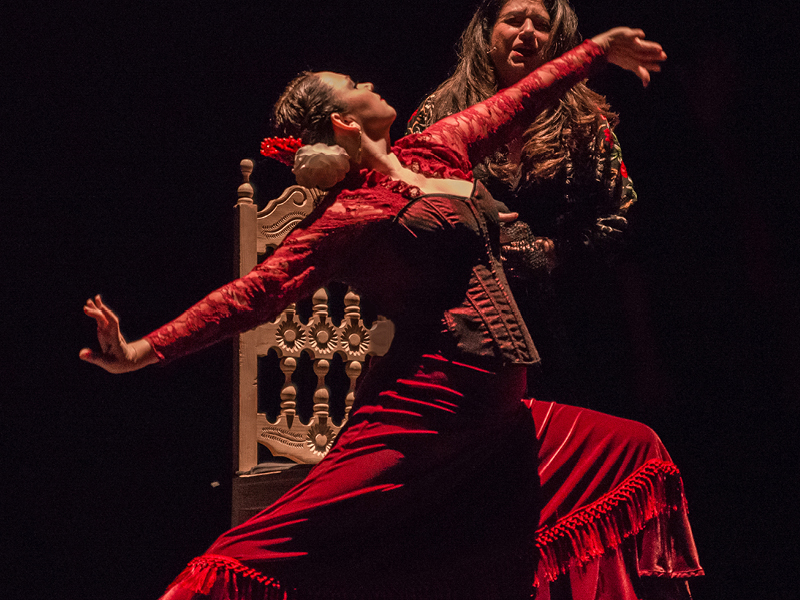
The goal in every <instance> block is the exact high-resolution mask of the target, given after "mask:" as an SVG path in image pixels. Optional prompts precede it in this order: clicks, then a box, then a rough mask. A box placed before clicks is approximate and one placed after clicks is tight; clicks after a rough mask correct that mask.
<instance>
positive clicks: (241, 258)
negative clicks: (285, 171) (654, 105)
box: [234, 160, 394, 474]
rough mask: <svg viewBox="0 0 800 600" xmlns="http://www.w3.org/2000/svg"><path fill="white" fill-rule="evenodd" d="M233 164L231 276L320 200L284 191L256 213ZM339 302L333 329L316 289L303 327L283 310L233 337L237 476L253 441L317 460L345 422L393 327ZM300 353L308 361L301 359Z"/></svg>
mask: <svg viewBox="0 0 800 600" xmlns="http://www.w3.org/2000/svg"><path fill="white" fill-rule="evenodd" d="M240 166H241V171H242V177H243V179H244V182H243V183H242V185H240V186H239V200H238V202H237V204H236V239H235V245H236V253H237V254H236V261H237V265H236V267H237V271H238V273H237V274H238V276H242V275H246V274H247V273H248V272H250V270H251V269H252V268H253V267H254V266H255V265H256V264H257V263H258V261H259V258H260V257H264V256H265V255H266V254H267V253H268V252H270V251H271V250H273V249H274V248H275V247H276V246H277V245H278V244H280V242H281V241H282V240H283V239H284V238H285V237H286V236H287V235H288V234H289V232H290V231H291V230H292V229H293V228H294V227H295V226H296V225H297V224H298V223H299V222H300V221H302V220H303V219H304V218H305V217H306V216H307V215H308V214H310V213H311V211H312V210H313V209H314V206H315V202H318V201H319V200H320V199H321V198H322V197H323V195H324V194H323V192H321V191H320V190H315V189H307V188H303V187H300V186H291V187H289V188H287V189H286V190H285V191H284V192H283V193H282V194H281V195H280V196H279V197H278V198H275V199H273V200H270V201H269V202H268V203H267V204H266V206H265V207H264V208H263V209H262V210H260V211H259V210H258V208H257V206H256V205H255V204H254V203H253V187H252V185H251V184H250V174H251V173H252V171H253V162H252V161H250V160H243V161H242V162H241V165H240ZM343 301H344V310H343V314H344V318H343V319H342V321H341V322H340V323H338V324H337V323H334V322H333V320H332V318H331V316H330V313H331V310H330V308H331V307H330V306H329V294H328V292H327V291H326V290H325V289H324V288H323V289H320V290H318V291H317V292H316V293H314V295H313V298H312V314H311V316H310V318H308V319H307V320H306V321H305V322H304V321H303V320H302V319H301V318H300V317H299V316H298V312H297V307H296V306H295V305H290V306H289V307H288V308H287V309H286V310H285V311H283V313H282V314H281V316H280V317H279V318H278V319H276V320H275V321H274V322H272V323H266V324H264V325H261V326H259V327H258V328H256V329H254V330H252V331H248V332H247V333H244V334H242V335H240V336H238V339H237V340H236V350H237V352H236V357H237V358H236V366H235V368H234V429H235V431H234V461H235V462H236V465H235V466H236V471H237V473H238V474H244V473H250V472H253V470H254V469H255V468H256V467H257V465H258V445H259V444H261V445H263V446H266V447H267V448H268V449H269V450H270V452H271V453H272V454H273V456H283V457H287V458H290V459H292V460H293V461H295V462H298V463H316V462H319V461H320V460H321V459H322V457H323V456H325V454H326V453H327V452H328V450H329V449H330V447H331V445H332V443H333V440H334V439H335V438H336V435H337V434H338V433H339V430H340V429H341V427H342V426H343V425H344V423H345V422H346V421H347V416H348V414H349V411H350V407H351V405H352V403H353V399H354V397H355V385H356V380H357V379H358V377H359V375H360V374H361V372H362V367H363V365H364V362H365V360H366V359H367V357H368V356H371V355H382V354H384V353H385V352H386V351H387V350H388V349H389V344H390V343H391V340H392V336H393V334H394V326H393V325H392V323H391V322H390V321H388V320H386V319H384V318H381V317H378V318H377V319H376V320H375V322H374V324H373V325H372V327H371V328H369V329H367V327H366V326H365V324H364V321H363V319H362V315H361V306H360V298H359V296H358V295H357V294H356V293H355V292H353V291H352V290H348V292H347V293H346V294H345V295H344V299H343ZM269 354H274V355H276V356H277V358H278V359H279V364H280V371H281V372H282V375H281V377H282V378H283V381H282V382H281V383H280V385H277V386H270V387H274V388H275V389H276V393H278V394H279V398H274V399H272V401H274V402H275V403H277V404H279V409H278V410H277V413H278V414H277V417H276V418H275V419H270V418H269V417H268V414H267V413H268V412H269V411H267V410H261V411H259V394H260V393H259V381H258V374H259V365H258V361H259V358H260V357H261V358H263V357H266V356H267V355H269ZM304 354H305V355H306V357H307V359H310V361H309V360H306V359H304V357H303V355H304ZM337 355H338V357H339V358H340V359H341V360H339V359H337V358H336V357H337ZM307 362H310V364H311V368H312V369H313V375H312V379H313V378H315V379H316V384H315V389H314V391H313V415H312V416H311V418H310V420H309V421H308V422H305V423H304V422H302V420H301V418H300V416H299V413H298V405H297V404H298V387H299V386H298V377H299V375H300V374H299V372H298V366H299V365H300V364H301V363H303V364H306V363H307ZM335 368H340V369H343V371H344V374H341V373H340V374H338V375H339V379H340V380H341V379H344V378H345V377H346V380H345V381H347V382H349V385H347V386H346V388H347V389H346V393H345V398H344V416H343V419H342V420H341V421H340V422H339V423H338V424H337V423H335V422H334V419H332V418H331V393H330V392H331V389H330V386H329V385H328V383H327V382H328V381H330V380H331V379H333V378H334V377H335V376H336V374H334V373H333V372H332V369H335ZM306 379H307V377H306ZM272 383H274V382H272ZM262 387H266V386H262ZM278 389H279V392H277V390H278ZM263 395H264V392H263V390H262V392H261V396H262V399H261V405H262V406H264V405H266V404H269V402H270V400H269V399H264V398H263ZM277 404H276V408H277Z"/></svg>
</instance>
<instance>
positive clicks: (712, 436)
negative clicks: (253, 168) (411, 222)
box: [0, 0, 800, 600]
mask: <svg viewBox="0 0 800 600" xmlns="http://www.w3.org/2000/svg"><path fill="white" fill-rule="evenodd" d="M472 4H473V3H472V2H463V1H458V2H457V1H449V0H448V1H444V0H442V1H439V2H430V1H417V0H407V1H401V2H394V3H388V2H387V3H380V2H374V3H372V4H368V5H362V4H359V3H356V2H317V1H314V2H303V3H279V2H255V1H246V0H243V1H240V2H236V3H225V2H216V3H210V2H203V1H199V2H198V1H194V2H188V1H186V2H169V3H161V4H155V3H153V4H150V3H146V2H127V1H118V2H114V3H110V2H107V3H96V2H90V3H65V2H59V3H46V2H29V3H27V4H26V5H25V6H24V7H20V8H16V7H14V6H13V5H9V4H5V5H4V8H3V9H2V10H3V11H4V12H5V13H6V15H5V16H4V18H2V19H0V27H2V29H3V31H2V34H3V35H2V36H0V44H1V45H2V46H0V50H2V55H3V61H2V65H3V66H2V72H1V73H0V75H2V79H1V81H2V85H1V86H0V98H2V100H3V102H2V114H1V115H0V116H1V117H2V141H1V143H0V147H1V148H2V153H3V154H2V172H3V175H2V178H1V179H2V180H1V181H0V186H2V187H0V193H1V194H2V196H1V197H0V227H2V229H0V248H2V259H3V261H2V264H3V269H4V280H5V282H4V285H3V290H2V295H0V301H2V303H3V304H2V306H3V309H4V318H3V343H2V346H3V350H4V354H6V357H5V358H4V360H3V363H2V364H3V367H2V376H1V377H2V390H3V394H2V396H3V399H2V404H1V406H2V415H1V417H2V425H0V426H1V427H2V440H3V447H4V450H3V454H4V457H3V463H4V470H7V474H6V475H4V477H3V479H2V481H3V485H2V497H3V498H4V499H5V500H10V503H9V505H8V508H7V509H5V510H4V511H3V526H2V527H3V533H2V540H3V544H2V547H3V563H4V565H5V566H6V567H9V566H10V567H11V573H12V575H11V576H10V577H9V576H8V575H6V577H5V579H4V582H5V585H4V586H3V587H4V588H5V589H4V590H3V591H2V592H0V595H2V596H3V597H4V598H25V599H26V600H33V599H38V598H51V597H52V598H65V599H72V598H75V599H82V600H91V599H95V598H98V599H99V598H116V599H128V598H130V599H140V598H155V597H157V596H158V595H159V594H160V593H161V592H162V591H163V589H164V588H165V586H166V585H167V584H168V583H169V582H170V581H171V579H172V578H173V577H174V576H175V575H176V574H177V573H178V572H179V571H180V569H181V568H182V567H183V565H185V563H186V562H187V561H188V560H189V559H191V558H192V557H193V556H195V555H196V554H198V553H200V552H202V551H203V550H204V549H205V548H206V546H207V545H208V544H209V543H210V542H211V541H212V540H213V539H214V538H215V537H216V535H217V534H219V533H221V532H222V531H223V530H224V529H226V528H227V526H228V522H229V508H230V507H229V502H230V500H229V494H230V472H231V469H230V464H231V459H230V435H231V433H230V432H231V409H230V405H231V401H230V371H231V364H232V358H231V351H230V347H229V346H228V345H221V346H220V347H217V348H213V349H211V350H209V351H206V352H204V353H201V354H199V355H196V356H192V357H189V358H187V359H185V360H183V361H180V362H178V363H176V364H173V365H171V366H168V367H166V368H163V369H155V368H154V369H148V370H146V371H143V372H139V373H135V374H130V375H126V376H120V377H112V376H110V375H107V374H106V373H105V372H102V371H100V370H99V369H96V368H93V367H91V366H89V365H86V364H84V363H81V362H80V361H79V360H78V357H77V354H78V350H79V349H80V348H81V347H83V346H85V345H89V344H91V343H92V340H93V338H94V328H93V325H92V323H91V322H90V321H89V320H88V319H87V318H86V317H85V316H84V315H83V314H82V311H81V306H82V304H83V303H84V302H85V299H86V298H88V297H89V296H91V295H93V294H96V293H98V292H99V293H102V294H103V295H104V297H105V299H106V301H107V302H108V303H109V304H110V305H111V306H113V307H114V308H115V309H116V310H117V311H118V313H119V314H120V315H121V316H122V319H123V326H124V331H125V333H126V334H127V335H128V336H129V337H130V338H135V337H139V336H141V335H144V334H146V333H148V332H149V331H151V330H152V329H154V328H155V327H156V326H158V325H160V324H162V323H163V322H166V321H167V320H168V319H170V318H173V317H175V316H177V314H179V313H180V311H181V310H183V309H184V308H186V307H188V306H189V305H190V304H191V303H193V302H194V301H196V300H198V299H199V298H200V297H202V296H203V295H204V294H205V293H207V292H208V291H210V290H211V289H213V288H214V287H216V286H218V285H221V284H222V283H225V282H226V281H228V280H229V279H230V277H231V275H232V266H231V264H232V258H231V255H232V239H233V236H232V232H231V228H232V223H233V210H232V207H233V205H234V203H235V201H236V187H237V186H238V184H239V174H238V162H239V160H240V159H241V158H243V157H256V156H257V152H258V148H259V142H260V140H261V139H262V138H263V137H264V136H265V135H268V134H269V130H268V113H269V109H270V107H271V105H272V103H273V102H274V101H275V99H276V98H277V96H278V95H279V93H280V91H281V90H282V88H283V86H284V85H285V83H286V82H287V81H288V80H289V79H290V78H291V77H292V76H293V75H294V74H296V73H297V72H298V71H300V70H302V69H305V68H312V69H316V70H322V69H327V70H334V71H343V72H345V73H348V74H351V75H353V76H354V77H356V78H358V79H360V80H362V81H363V80H368V81H372V82H373V83H374V84H375V86H376V89H377V90H378V91H379V93H381V95H383V96H384V97H387V98H388V99H389V100H390V101H391V103H392V104H393V105H394V106H395V107H396V108H397V110H398V115H399V119H398V126H397V128H396V130H395V131H394V134H395V137H399V135H401V132H402V124H403V123H404V122H405V119H406V118H407V117H408V116H409V115H410V114H411V112H412V110H413V109H414V108H415V106H416V104H417V102H418V101H419V100H420V99H421V98H422V97H423V96H424V95H425V93H427V92H429V91H430V90H431V89H432V88H433V87H435V85H436V84H437V83H438V82H440V81H441V80H442V79H443V78H444V77H445V76H446V75H447V74H448V70H449V69H450V68H451V67H452V65H453V64H454V62H455V53H454V50H453V47H454V44H455V42H456V39H457V36H458V34H459V33H460V31H461V30H462V28H463V27H464V26H465V25H466V23H467V21H468V19H469V16H470V15H471V13H472ZM713 4H716V3H711V2H707V3H704V2H689V1H688V0H677V1H673V2H668V3H657V4H650V3H642V2H633V1H630V0H622V1H614V2H611V1H610V0H595V1H593V2H588V1H576V2H575V5H576V9H577V12H578V15H579V17H580V19H581V31H582V33H583V34H584V35H585V36H587V37H589V36H591V35H594V34H596V33H599V32H601V31H603V30H605V29H607V28H609V27H611V26H614V25H619V24H624V25H630V26H640V27H642V28H644V29H645V31H646V32H647V33H648V36H649V37H651V38H653V39H656V40H658V41H660V42H662V43H663V45H664V47H665V49H666V51H667V53H668V55H669V61H668V63H667V65H666V67H665V70H664V72H663V73H661V74H659V75H657V76H656V77H655V79H654V82H653V84H652V85H651V86H650V87H649V88H648V89H647V90H643V89H642V88H641V86H640V85H639V84H638V82H637V81H638V80H636V79H635V78H634V77H633V76H632V75H631V74H629V73H624V72H622V71H620V70H618V69H616V68H612V69H609V70H608V71H607V72H606V73H604V74H603V75H602V76H600V77H599V78H598V79H597V80H596V81H594V82H593V83H594V85H595V87H597V88H598V89H600V90H602V91H604V92H605V93H607V94H608V95H609V97H610V100H611V102H612V104H613V106H614V107H615V109H617V110H618V111H619V112H620V113H621V116H622V123H621V125H620V127H619V128H618V134H619V136H620V138H621V140H622V146H623V150H624V154H625V160H626V164H627V166H628V169H629V171H630V173H631V174H632V177H633V179H634V181H635V183H636V189H637V191H638V192H639V196H640V208H641V215H640V219H639V223H638V226H637V229H638V232H639V235H640V237H641V238H643V239H645V240H646V241H647V243H646V244H645V245H644V246H643V248H644V249H643V250H642V251H640V252H638V253H637V254H636V255H635V256H634V257H633V258H632V259H631V261H630V262H629V263H628V264H627V266H626V267H625V268H626V269H627V270H626V273H627V275H626V277H627V278H628V280H629V281H633V282H634V285H633V288H632V289H636V290H638V291H637V293H636V294H635V295H633V296H632V297H631V298H630V299H629V308H630V314H631V315H634V316H635V319H633V321H634V322H633V324H632V326H631V330H630V334H629V335H630V336H631V337H632V339H633V341H634V343H635V346H636V348H637V349H638V352H639V353H638V360H637V364H636V368H635V372H634V373H632V378H633V379H634V386H633V392H632V393H631V397H630V399H629V400H628V401H626V402H621V403H620V405H619V406H617V407H615V409H616V411H617V412H618V413H620V414H623V415H624V416H629V417H633V418H637V419H639V420H642V421H645V422H646V423H648V424H649V425H651V426H652V427H653V428H654V429H656V430H657V431H658V432H659V433H660V435H661V437H662V439H663V440H664V442H665V443H666V445H667V447H668V448H669V449H670V451H671V453H672V455H673V458H674V459H675V461H676V462H677V463H678V465H679V466H680V467H681V470H682V472H683V475H684V479H685V485H686V490H687V495H688V497H689V501H690V508H691V518H692V523H693V526H694V531H695V536H696V541H697V544H698V547H699V550H700V553H701V560H702V563H703V566H704V567H705V568H706V571H707V573H708V575H707V577H705V578H704V579H702V580H699V581H697V582H696V583H695V584H694V588H693V589H694V592H695V597H696V599H697V600H709V599H717V598H726V599H727V598H731V599H738V598H742V599H744V598H776V599H778V598H787V597H793V595H794V593H796V591H795V590H796V587H795V585H794V579H795V577H794V576H793V575H791V573H793V572H794V570H795V567H796V564H797V550H796V548H797V545H798V544H797V537H796V533H797V527H796V525H797V520H798V519H797V516H796V509H795V506H796V504H797V503H796V500H795V499H796V492H795V491H794V487H795V481H796V479H797V477H796V476H797V469H796V464H797V459H796V446H795V438H796V435H797V434H796V431H797V428H796V425H795V421H796V420H797V416H798V408H797V400H798V395H800V394H798V390H800V385H799V384H800V381H799V380H798V370H799V369H798V358H800V350H799V349H798V341H797V338H798V333H800V323H799V322H800V316H799V315H800V312H799V311H798V308H800V307H798V300H797V299H798V296H797V294H796V292H797V288H798V285H797V284H798V281H797V279H798V272H797V269H795V268H794V262H795V258H796V255H795V252H794V245H795V243H794V241H795V240H794V233H795V231H796V229H797V224H798V218H797V217H798V215H797V209H796V208H795V205H796V203H797V194H796V193H795V191H794V190H795V188H794V187H792V182H791V181H790V174H791V170H792V168H793V167H794V165H795V163H796V158H797V153H796V151H795V150H794V147H793V146H792V145H791V142H792V139H791V137H790V134H791V128H792V126H793V124H794V121H795V120H796V119H795V115H794V113H793V112H792V113H790V110H789V106H790V104H792V102H793V100H791V101H790V99H796V98H797V84H796V78H795V77H794V75H793V74H792V72H793V70H796V65H794V64H792V63H789V61H788V59H787V56H788V46H789V43H787V40H788V39H789V21H788V15H787V14H785V13H788V11H789V8H786V9H784V8H783V7H781V8H777V7H771V6H769V5H764V4H760V3H753V2H742V1H741V0H733V1H731V2H727V3H720V5H719V6H718V7H712V5H713ZM784 4H785V3H784ZM786 6H787V7H788V6H789V5H786ZM262 173H266V174H267V175H268V176H269V179H270V180H271V183H270V184H269V186H274V189H273V190H262V192H263V193H265V194H266V193H275V192H277V191H278V190H280V189H282V187H283V186H285V185H287V184H289V183H291V179H290V174H289V173H288V170H287V169H284V168H282V167H280V166H265V167H262ZM600 408H602V407H600ZM215 481H217V482H219V483H220V484H221V485H220V486H218V487H212V485H211V484H212V482H215ZM6 572H7V573H8V569H6ZM790 590H791V592H790Z"/></svg>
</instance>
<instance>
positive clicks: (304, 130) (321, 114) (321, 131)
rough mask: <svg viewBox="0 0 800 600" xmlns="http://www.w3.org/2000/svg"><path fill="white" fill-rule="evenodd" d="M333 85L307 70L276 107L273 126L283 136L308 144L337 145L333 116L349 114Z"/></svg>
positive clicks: (290, 84) (285, 92) (294, 82)
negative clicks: (334, 114)
mask: <svg viewBox="0 0 800 600" xmlns="http://www.w3.org/2000/svg"><path fill="white" fill-rule="evenodd" d="M346 111H347V105H346V104H345V103H344V102H342V101H341V100H338V99H337V98H336V94H335V93H334V90H333V88H332V87H331V86H329V85H328V84H327V83H325V82H324V81H322V80H321V79H320V78H319V77H318V76H317V74H316V73H312V72H310V71H303V72H302V73H300V75H298V76H297V77H295V78H294V79H292V81H290V82H289V85H287V86H286V89H285V90H284V91H283V94H281V97H280V98H278V101H277V102H276V103H275V107H274V108H273V126H274V128H275V131H276V133H277V134H278V135H280V136H292V137H296V138H299V139H300V140H302V142H303V143H304V144H317V143H323V144H329V145H330V144H334V143H336V140H335V139H334V134H333V125H332V124H331V115H332V114H333V113H335V112H346Z"/></svg>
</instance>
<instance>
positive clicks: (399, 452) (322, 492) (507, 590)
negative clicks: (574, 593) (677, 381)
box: [164, 354, 538, 600]
mask: <svg viewBox="0 0 800 600" xmlns="http://www.w3.org/2000/svg"><path fill="white" fill-rule="evenodd" d="M389 362H390V361H381V362H380V363H379V364H378V365H377V366H376V367H375V368H374V369H371V371H370V376H371V380H369V381H367V382H365V385H364V386H362V388H361V389H360V390H359V399H358V400H357V404H356V405H355V406H354V408H353V411H352V413H351V416H350V418H349V420H348V424H347V426H346V427H345V428H344V429H343V430H342V431H341V432H340V435H339V437H338V439H337V441H336V443H335V444H334V446H333V448H332V449H331V451H330V452H329V453H328V455H327V456H326V457H325V458H324V459H323V460H322V462H320V463H319V464H318V465H317V466H315V467H314V468H313V469H312V470H311V472H310V473H309V475H308V476H307V478H306V479H305V480H304V481H303V482H302V483H301V484H299V485H298V486H296V487H295V488H293V489H292V490H290V491H289V492H288V493H287V494H285V495H284V496H283V497H282V498H281V499H279V500H278V501H277V502H276V503H274V504H273V505H271V506H270V507H268V508H267V509H265V510H264V511H262V512H261V513H259V514H258V515H256V516H255V517H253V518H251V519H250V520H248V521H246V522H245V523H243V524H242V525H240V526H238V527H235V528H234V529H232V530H230V531H228V532H227V533H225V534H223V535H222V536H221V537H220V538H219V539H218V540H217V541H216V542H214V544H212V546H211V547H210V548H209V549H208V550H207V551H206V552H205V553H204V554H203V555H202V556H200V557H198V558H196V559H195V560H193V561H192V562H191V563H190V564H189V566H188V567H187V569H186V570H185V571H184V572H183V573H182V574H181V575H180V576H179V577H178V579H177V580H176V581H175V582H174V583H173V584H172V586H171V588H170V589H169V590H168V591H167V593H166V594H165V596H164V598H166V599H169V600H176V599H179V598H180V599H183V598H195V597H205V596H210V597H211V598H213V599H215V600H222V599H225V600H228V599H230V600H240V599H241V600H243V599H248V600H266V599H269V600H272V599H274V598H281V599H284V598H286V599H297V600H309V599H317V598H326V599H339V598H341V599H353V600H361V599H371V600H372V599H381V600H383V599H391V598H398V599H410V598H424V599H425V600H435V599H437V598H442V599H445V598H447V599H449V598H453V599H456V598H457V599H459V600H461V599H474V600H485V599H492V598H494V599H496V600H513V599H515V598H520V599H521V598H529V597H530V595H531V592H532V589H533V588H532V587H531V583H532V582H533V579H534V576H535V565H536V548H535V544H534V539H535V531H536V527H537V515H538V489H537V486H536V485H535V477H531V474H532V473H535V472H536V462H537V457H536V445H535V444H533V443H531V442H532V440H534V439H535V435H536V432H535V427H534V423H533V419H532V418H531V412H530V410H529V409H528V407H526V406H525V405H524V404H523V403H522V402H521V401H520V400H521V397H522V394H523V392H524V389H525V369H524V368H522V367H512V368H506V369H503V370H501V371H499V372H492V371H489V370H485V369H480V368H476V367H473V366H469V365H466V364H463V363H459V362H454V361H451V360H447V359H446V358H444V357H443V356H441V355H440V354H431V355H424V356H422V357H421V358H417V359H416V360H415V361H413V362H408V363H406V364H407V366H405V367H403V366H398V363H400V364H401V365H402V362H403V361H392V362H393V364H391V365H390V364H388V363H389ZM387 382H388V383H387Z"/></svg>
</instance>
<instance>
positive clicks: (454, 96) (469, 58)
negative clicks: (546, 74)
mask: <svg viewBox="0 0 800 600" xmlns="http://www.w3.org/2000/svg"><path fill="white" fill-rule="evenodd" d="M508 2H509V0H484V1H483V2H481V4H480V6H479V7H478V10H477V11H476V12H475V14H474V15H473V17H472V20H471V21H470V23H469V25H468V26H467V28H466V29H465V30H464V33H462V34H461V39H460V41H459V45H458V53H459V61H458V64H457V65H456V68H455V71H454V72H453V75H451V76H450V78H448V79H447V80H446V81H445V82H444V83H442V85H440V86H439V87H438V88H437V89H436V91H435V92H434V94H435V96H436V99H435V102H434V107H433V111H432V115H433V121H432V122H435V121H438V120H439V119H442V118H444V117H446V116H448V115H451V114H453V113H456V112H459V111H462V110H464V109H465V108H468V107H470V106H472V105H473V104H477V103H478V102H482V101H483V100H486V99H487V98H489V97H490V96H492V95H494V94H495V93H496V92H497V79H496V76H495V70H494V65H493V64H492V60H491V58H490V57H489V49H490V47H491V37H492V30H493V29H494V25H495V23H496V21H497V16H498V15H499V14H500V11H501V10H502V9H503V7H504V6H505V5H506V4H507V3H508ZM542 4H543V5H544V7H545V9H546V10H547V12H548V14H549V15H550V41H549V43H548V44H546V45H545V47H544V48H542V49H541V52H542V57H543V58H544V60H545V61H549V60H552V59H553V58H556V57H558V56H560V55H561V54H563V53H564V52H566V51H567V50H570V49H571V48H574V47H575V46H577V45H578V44H579V43H580V42H581V37H580V34H579V33H578V18H577V16H576V15H575V11H574V10H573V9H572V6H571V5H570V3H569V1H568V0H542ZM603 118H605V119H607V120H608V121H609V123H610V124H611V125H612V126H613V125H616V123H617V120H618V119H617V115H616V114H615V113H613V112H612V111H611V107H610V106H609V105H608V102H607V101H606V99H605V97H604V96H601V95H600V94H598V93H597V92H594V91H592V90H590V89H589V88H588V87H587V86H586V85H585V84H584V83H578V84H577V85H575V86H573V87H572V88H571V89H570V90H569V91H567V92H566V93H565V94H564V95H563V96H562V97H561V99H560V101H559V102H558V104H555V105H553V106H550V107H548V108H547V109H545V110H544V111H543V112H541V113H540V114H539V115H538V116H537V117H536V119H535V120H534V121H533V122H532V123H531V124H530V125H529V126H528V129H527V130H526V131H525V135H524V138H523V139H524V145H523V148H522V156H521V159H520V164H519V165H516V164H512V163H510V162H509V160H508V158H507V154H505V153H502V152H498V153H497V154H496V155H495V156H493V157H490V158H488V159H486V161H484V166H485V167H486V169H487V171H488V172H489V174H490V175H491V176H493V177H496V178H498V179H502V180H504V181H508V182H513V181H516V180H517V179H518V177H519V175H520V173H521V174H522V176H523V178H524V180H525V181H533V182H537V181H543V180H546V179H551V178H553V177H555V176H556V175H557V174H558V173H559V172H560V171H561V169H562V167H563V166H564V165H565V164H566V161H567V159H568V156H570V155H571V156H572V158H573V161H580V159H581V155H583V154H588V153H589V152H591V150H592V148H593V145H594V139H595V136H596V134H597V130H598V127H599V124H600V123H601V122H602V120H603Z"/></svg>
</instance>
